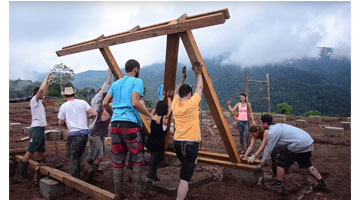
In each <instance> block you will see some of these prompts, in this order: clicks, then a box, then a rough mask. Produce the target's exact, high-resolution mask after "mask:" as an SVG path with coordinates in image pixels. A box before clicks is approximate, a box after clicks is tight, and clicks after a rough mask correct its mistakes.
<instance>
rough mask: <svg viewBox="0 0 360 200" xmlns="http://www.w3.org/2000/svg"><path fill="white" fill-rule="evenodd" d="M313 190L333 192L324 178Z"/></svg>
mask: <svg viewBox="0 0 360 200" xmlns="http://www.w3.org/2000/svg"><path fill="white" fill-rule="evenodd" d="M313 190H314V191H319V192H326V193H329V192H331V191H330V188H329V186H328V185H327V184H326V183H325V181H323V180H321V181H319V183H318V184H317V185H316V186H315V187H314V188H313Z"/></svg>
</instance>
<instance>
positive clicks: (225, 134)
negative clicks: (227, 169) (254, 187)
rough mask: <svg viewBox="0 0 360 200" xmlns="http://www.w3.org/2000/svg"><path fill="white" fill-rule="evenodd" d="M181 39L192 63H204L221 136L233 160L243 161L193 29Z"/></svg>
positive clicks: (207, 89) (209, 97)
mask: <svg viewBox="0 0 360 200" xmlns="http://www.w3.org/2000/svg"><path fill="white" fill-rule="evenodd" d="M179 34H180V37H181V40H182V41H183V44H184V46H185V49H186V52H187V54H188V56H189V58H190V61H191V63H192V64H194V63H195V62H200V63H201V64H202V75H203V81H204V90H203V91H204V96H205V98H206V100H207V102H208V105H209V108H210V111H211V113H212V114H213V117H214V120H215V123H216V125H217V127H218V130H219V132H220V135H221V138H222V140H223V142H224V145H225V147H226V150H227V153H228V154H229V158H230V161H231V162H234V163H241V159H240V156H239V154H238V151H237V148H236V145H235V143H234V140H233V137H232V135H231V132H230V129H229V126H228V124H227V121H226V119H225V116H224V114H223V112H222V109H221V106H220V103H219V100H218V97H217V95H216V92H215V89H214V87H213V85H212V82H211V79H210V76H209V74H208V71H207V69H206V66H205V63H204V61H203V59H202V57H201V54H200V51H199V49H198V47H197V44H196V42H195V39H194V36H193V34H192V32H191V31H186V32H182V33H179Z"/></svg>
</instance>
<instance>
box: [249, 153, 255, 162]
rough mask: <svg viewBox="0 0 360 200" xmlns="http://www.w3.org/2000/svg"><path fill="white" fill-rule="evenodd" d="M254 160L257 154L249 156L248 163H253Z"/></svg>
mask: <svg viewBox="0 0 360 200" xmlns="http://www.w3.org/2000/svg"><path fill="white" fill-rule="evenodd" d="M254 160H255V155H252V156H250V157H249V159H248V163H249V164H252V163H253V162H254Z"/></svg>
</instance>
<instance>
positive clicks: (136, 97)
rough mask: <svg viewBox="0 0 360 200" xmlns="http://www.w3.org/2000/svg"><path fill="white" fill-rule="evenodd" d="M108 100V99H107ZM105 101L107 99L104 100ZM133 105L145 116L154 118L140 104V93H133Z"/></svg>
mask: <svg viewBox="0 0 360 200" xmlns="http://www.w3.org/2000/svg"><path fill="white" fill-rule="evenodd" d="M105 98H106V97H105ZM104 100H105V99H104ZM131 105H132V106H133V107H134V108H135V109H136V110H137V111H139V112H140V113H142V114H143V115H145V116H147V117H149V118H152V115H151V114H150V113H149V111H147V109H146V108H145V106H144V105H142V104H141V102H140V94H139V93H138V92H133V93H132V95H131Z"/></svg>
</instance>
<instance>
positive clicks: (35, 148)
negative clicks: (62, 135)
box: [28, 126, 45, 153]
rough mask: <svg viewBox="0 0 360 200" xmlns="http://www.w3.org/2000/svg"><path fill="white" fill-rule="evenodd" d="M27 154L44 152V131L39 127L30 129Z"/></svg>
mask: <svg viewBox="0 0 360 200" xmlns="http://www.w3.org/2000/svg"><path fill="white" fill-rule="evenodd" d="M28 152H30V153H34V152H42V153H43V152H45V129H44V127H41V126H36V127H31V128H30V143H29V146H28Z"/></svg>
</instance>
